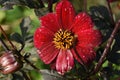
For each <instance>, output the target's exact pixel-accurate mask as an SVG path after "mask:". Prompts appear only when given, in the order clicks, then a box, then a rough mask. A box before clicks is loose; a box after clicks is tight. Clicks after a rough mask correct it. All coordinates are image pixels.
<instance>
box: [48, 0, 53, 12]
mask: <svg viewBox="0 0 120 80" xmlns="http://www.w3.org/2000/svg"><path fill="white" fill-rule="evenodd" d="M52 5H53V0H48V10H49V12H52Z"/></svg>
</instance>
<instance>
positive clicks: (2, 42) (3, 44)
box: [0, 37, 10, 52]
mask: <svg viewBox="0 0 120 80" xmlns="http://www.w3.org/2000/svg"><path fill="white" fill-rule="evenodd" d="M0 42H1V44H2V46H3V48H4V49H5V51H6V52H8V51H10V50H9V48H8V46H7V45H6V44H5V42H4V41H3V40H2V38H1V37H0Z"/></svg>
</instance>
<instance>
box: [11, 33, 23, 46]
mask: <svg viewBox="0 0 120 80" xmlns="http://www.w3.org/2000/svg"><path fill="white" fill-rule="evenodd" d="M11 39H13V40H14V41H16V42H18V43H21V44H23V43H24V41H23V37H22V36H21V35H20V34H19V33H13V34H12V35H11Z"/></svg>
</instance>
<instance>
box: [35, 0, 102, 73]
mask: <svg viewBox="0 0 120 80" xmlns="http://www.w3.org/2000/svg"><path fill="white" fill-rule="evenodd" d="M40 20H41V27H39V28H38V29H37V30H36V31H35V34H34V45H35V47H36V48H37V49H38V54H39V56H40V58H41V60H42V61H43V62H44V63H46V64H54V66H55V68H56V70H57V71H58V72H59V73H61V74H64V73H65V72H66V71H68V70H70V69H71V68H72V67H73V65H74V58H75V59H76V60H77V61H78V62H80V63H81V64H83V63H84V64H89V63H91V62H92V61H93V59H94V58H95V56H96V54H95V51H94V47H96V46H98V45H99V44H100V42H101V34H100V32H99V31H98V30H94V29H93V26H94V25H93V23H92V21H91V18H90V16H89V15H87V14H86V13H84V12H82V13H80V14H78V15H77V16H75V11H74V9H73V6H72V5H71V3H70V2H69V1H68V0H63V1H61V2H60V3H58V4H57V6H56V13H48V14H47V15H45V16H43V17H41V18H40Z"/></svg>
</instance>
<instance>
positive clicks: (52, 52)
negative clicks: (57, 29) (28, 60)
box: [37, 43, 59, 64]
mask: <svg viewBox="0 0 120 80" xmlns="http://www.w3.org/2000/svg"><path fill="white" fill-rule="evenodd" d="M37 52H38V54H39V56H40V58H41V60H43V62H44V63H45V64H50V63H51V62H52V61H53V60H54V59H55V58H56V56H57V54H58V52H59V50H58V49H56V48H55V46H54V44H53V43H46V44H44V45H43V46H42V47H41V48H40V49H38V51H37Z"/></svg>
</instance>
